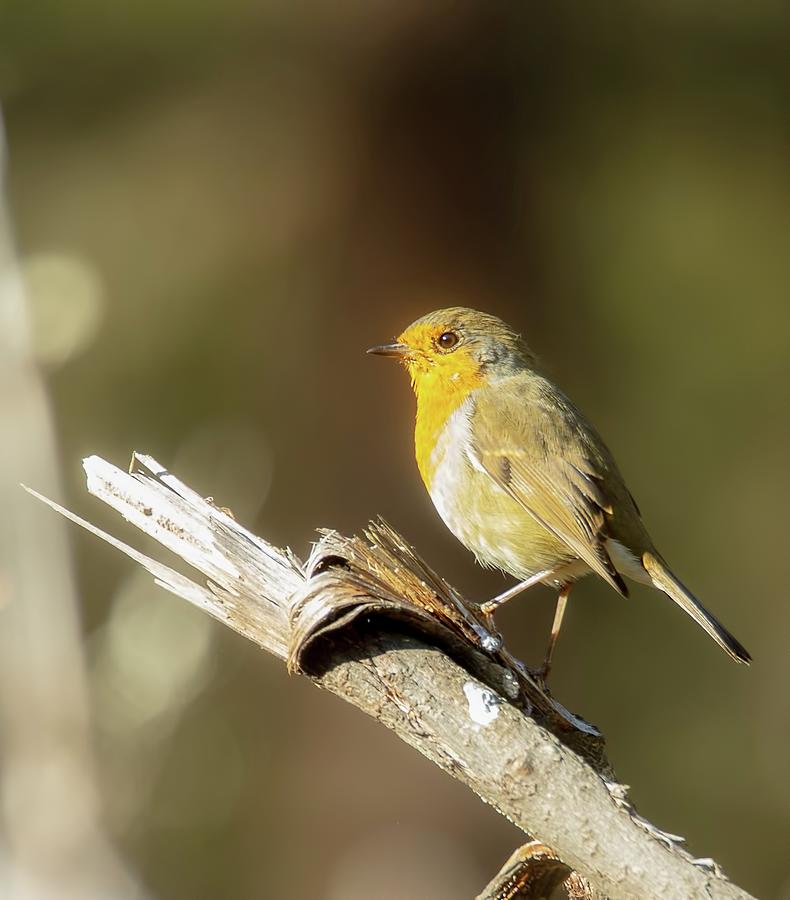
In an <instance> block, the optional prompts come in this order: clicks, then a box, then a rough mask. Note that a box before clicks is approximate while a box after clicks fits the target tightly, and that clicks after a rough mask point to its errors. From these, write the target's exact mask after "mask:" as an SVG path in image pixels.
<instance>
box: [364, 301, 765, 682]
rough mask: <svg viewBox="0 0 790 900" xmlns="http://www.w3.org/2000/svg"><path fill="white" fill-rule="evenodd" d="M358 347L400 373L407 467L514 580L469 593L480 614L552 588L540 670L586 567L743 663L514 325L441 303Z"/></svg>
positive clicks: (477, 549)
mask: <svg viewBox="0 0 790 900" xmlns="http://www.w3.org/2000/svg"><path fill="white" fill-rule="evenodd" d="M367 352H368V353H371V354H375V355H379V356H387V357H393V358H395V359H397V360H398V361H400V362H401V363H402V364H403V365H404V366H405V367H406V369H407V370H408V374H409V376H410V378H411V384H412V387H413V389H414V393H415V395H416V399H417V415H416V425H415V430H414V444H415V455H416V459H417V466H418V469H419V472H420V475H421V477H422V480H423V482H424V484H425V487H426V488H427V490H428V493H429V494H430V497H431V500H432V501H433V504H434V506H435V507H436V510H437V512H438V513H439V516H440V517H441V518H442V520H443V521H444V523H445V525H446V526H447V527H448V529H449V530H450V531H451V532H452V533H453V534H454V535H455V536H456V537H457V538H458V539H459V540H460V542H461V543H462V544H463V545H464V546H465V547H466V548H467V549H469V550H471V551H472V553H473V554H474V555H475V557H476V558H477V561H478V562H479V563H480V564H482V565H483V566H484V567H486V568H497V569H500V570H502V571H503V572H505V573H507V574H509V575H511V576H513V577H514V578H516V579H517V583H516V584H515V585H514V586H513V587H511V588H509V589H508V590H506V591H504V592H503V593H501V594H499V595H498V596H496V597H494V598H493V599H491V600H489V601H487V602H484V603H482V604H480V609H481V611H482V613H483V615H484V616H485V617H486V619H487V621H489V623H490V624H491V625H492V626H493V622H494V619H493V617H494V613H495V612H496V610H498V609H499V608H500V607H501V606H502V605H503V604H504V603H505V602H507V601H508V600H511V599H512V598H513V597H515V596H517V595H518V594H520V593H522V592H523V591H525V590H527V589H528V588H530V587H532V586H533V585H536V584H539V583H542V584H544V585H548V586H549V587H553V588H554V589H556V590H557V592H558V595H557V604H556V610H555V615H554V621H553V624H552V629H551V634H550V639H549V643H548V648H547V650H546V654H545V658H544V661H543V664H542V666H541V668H540V669H539V670H537V673H538V674H539V676H540V677H541V678H542V679H543V680H544V681H545V680H546V679H547V678H548V675H549V672H550V670H551V664H552V657H553V653H554V649H555V646H556V643H557V637H558V636H559V633H560V629H561V626H562V621H563V618H564V615H565V609H566V605H567V601H568V596H569V595H570V592H571V588H572V587H573V585H574V584H575V582H576V581H577V580H579V579H580V578H582V577H583V576H585V575H588V574H590V573H593V574H595V575H597V576H599V577H600V578H602V579H603V580H604V581H605V582H607V584H609V585H610V586H611V587H612V588H614V590H616V591H617V592H618V593H620V594H622V595H623V596H624V597H628V596H629V589H628V584H627V581H626V579H628V580H629V581H633V582H636V583H639V584H645V585H649V586H651V587H654V588H657V589H658V590H659V591H662V592H663V593H664V594H666V595H667V596H668V597H670V598H671V599H672V600H674V601H675V603H677V604H678V606H680V608H681V609H683V611H684V612H686V613H687V614H688V615H689V616H690V617H691V618H692V619H693V620H694V621H695V622H696V623H697V624H698V625H700V626H701V627H702V628H703V629H704V631H705V632H707V634H708V635H709V636H710V637H711V638H713V640H714V641H715V642H716V643H717V644H718V645H719V647H721V648H722V650H724V651H725V652H726V653H727V654H729V656H730V657H731V658H732V659H734V660H735V661H736V662H740V663H746V664H749V663H750V662H751V656H750V655H749V653H748V651H747V650H746V649H745V648H744V646H743V645H742V644H741V643H740V642H739V641H738V640H737V639H736V638H735V637H734V636H733V635H732V634H731V633H730V632H729V631H728V630H727V629H726V628H725V627H724V626H723V625H722V624H721V622H719V621H718V620H717V619H716V618H715V617H714V616H713V615H712V614H711V613H710V612H708V610H707V609H705V607H704V606H703V605H702V604H701V603H700V601H699V600H697V598H696V597H695V596H694V594H692V593H691V591H690V590H689V589H688V588H687V587H686V586H685V585H684V584H683V582H681V581H680V579H679V578H678V577H677V576H676V575H675V574H674V573H673V571H672V569H671V568H670V567H669V565H668V564H667V563H666V561H665V560H664V558H663V557H662V556H661V554H660V553H659V552H658V551H657V550H656V548H655V546H654V545H653V542H652V540H651V538H650V536H649V534H648V532H647V529H646V528H645V525H644V523H643V522H642V516H641V513H640V511H639V507H638V506H637V504H636V501H635V500H634V498H633V496H632V495H631V493H630V491H629V490H628V488H627V487H626V484H625V481H624V480H623V476H622V475H621V474H620V470H619V468H618V467H617V463H616V462H615V460H614V457H613V456H612V454H611V452H610V450H609V448H608V447H607V446H606V444H605V443H604V441H603V439H602V438H601V437H600V435H599V434H598V432H597V431H596V429H595V428H594V427H593V425H592V424H591V423H590V422H589V421H588V420H587V419H586V418H585V417H584V415H583V414H582V413H581V412H580V411H579V410H578V409H577V408H576V406H574V404H573V403H572V402H571V401H570V400H569V399H568V397H567V396H566V395H565V394H564V393H563V392H562V390H561V389H560V388H559V387H558V386H557V385H556V384H554V383H553V381H551V380H550V379H549V378H548V377H547V376H546V375H545V374H543V371H542V369H541V367H540V365H539V363H538V360H537V358H536V356H535V355H534V354H533V353H532V351H531V350H530V349H529V347H528V345H527V343H526V342H525V341H524V339H523V338H522V337H521V335H520V334H519V333H518V332H517V331H515V330H514V329H513V328H511V327H510V326H509V325H507V324H506V323H505V322H503V321H502V320H501V319H499V318H497V317H496V316H494V315H490V314H488V313H485V312H480V311H478V310H474V309H467V308H465V307H451V308H447V309H438V310H435V311H433V312H430V313H428V314H427V315H424V316H422V317H421V318H419V319H417V320H416V321H415V322H413V323H412V324H411V325H409V326H408V328H406V330H405V331H403V332H402V333H401V334H400V335H399V336H398V337H397V339H396V340H395V341H394V342H392V343H389V344H380V345H377V346H375V347H371V348H370V349H369V350H368V351H367Z"/></svg>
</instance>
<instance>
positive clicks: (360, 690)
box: [31, 454, 749, 900]
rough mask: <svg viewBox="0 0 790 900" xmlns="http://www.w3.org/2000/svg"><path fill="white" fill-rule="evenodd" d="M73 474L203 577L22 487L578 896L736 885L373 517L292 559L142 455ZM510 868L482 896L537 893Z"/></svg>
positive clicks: (91, 463) (725, 890)
mask: <svg viewBox="0 0 790 900" xmlns="http://www.w3.org/2000/svg"><path fill="white" fill-rule="evenodd" d="M84 467H85V471H86V474H87V480H88V490H89V491H90V492H91V493H92V494H94V495H95V496H97V497H99V498H100V499H101V500H103V501H104V502H106V503H108V504H109V505H110V506H112V507H113V508H114V509H116V510H117V511H118V512H120V513H121V514H122V515H123V516H124V518H126V519H128V520H129V521H130V522H131V523H132V524H133V525H135V526H137V527H138V528H140V529H141V530H142V531H144V532H146V533H147V534H149V535H151V536H153V537H155V538H156V539H157V540H158V541H159V542H160V543H161V544H163V545H164V546H165V547H167V548H169V549H170V550H172V551H173V552H174V553H176V554H177V555H178V556H180V557H181V558H182V559H184V560H186V561H187V562H188V563H190V565H192V566H193V567H194V568H195V569H197V570H198V571H199V572H200V573H202V575H203V576H204V578H203V579H199V580H197V581H193V580H191V579H189V578H187V577H185V576H183V575H181V574H179V573H177V572H175V571H174V570H173V569H171V568H169V567H167V566H165V565H163V564H162V563H159V562H157V561H155V560H153V559H151V558H149V557H146V556H144V555H143V554H141V553H139V552H137V551H136V550H134V549H132V548H131V547H129V546H128V545H126V544H124V543H122V542H121V541H118V540H117V539H116V538H113V537H111V536H110V535H108V534H106V533H104V532H102V531H100V530H99V529H97V528H95V527H94V526H93V525H91V524H90V523H88V522H85V521H84V520H82V519H79V518H78V517H76V516H74V515H73V514H72V513H70V512H68V511H67V510H65V509H63V508H62V507H59V506H57V505H56V504H54V503H52V502H51V501H49V500H46V498H43V497H40V495H37V494H36V496H39V498H40V499H42V500H44V502H46V503H49V505H50V506H52V507H53V508H55V509H56V510H58V511H59V512H61V513H62V514H63V515H65V516H67V517H68V518H70V519H72V520H73V521H75V522H77V523H78V524H80V525H82V526H83V527H84V528H87V529H88V530H89V531H92V532H93V533H94V534H96V535H98V536H99V537H102V538H103V539H104V540H106V541H108V542H109V543H111V544H112V545H113V546H115V547H117V548H118V549H119V550H122V551H123V552H124V553H126V554H127V555H129V556H131V557H132V558H133V559H135V560H136V561H137V562H139V563H140V564H141V565H143V566H144V567H145V568H146V569H147V570H148V571H149V572H151V574H152V575H153V576H154V579H155V580H156V582H157V583H158V584H160V585H161V586H162V587H164V588H166V589H167V590H170V591H172V592H173V593H175V594H178V595H179V596H182V597H184V598H185V599H187V600H189V601H190V602H191V603H193V604H195V605H196V606H199V607H200V608H201V609H203V610H205V611H206V612H207V613H209V614H210V615H212V616H214V617H215V618H217V619H219V620H220V621H222V622H224V623H225V624H226V625H228V626H229V627H231V628H233V629H234V630H236V631H238V632H239V633H241V634H243V635H244V636H246V637H248V638H250V639H251V640H253V641H255V642H256V643H257V644H258V645H259V646H261V647H262V648H264V649H265V650H268V651H269V652H270V653H273V654H274V655H275V656H277V657H279V658H281V659H283V660H285V661H286V662H287V663H288V665H289V667H290V669H291V670H292V671H295V672H299V673H302V674H304V675H306V676H307V677H309V678H311V680H313V681H314V682H315V683H316V684H317V685H319V686H320V687H323V688H326V689H327V690H330V691H332V692H333V693H335V694H337V695H338V696H340V697H342V698H343V699H345V700H347V701H348V702H350V703H352V704H354V705H355V706H358V707H359V708H360V709H362V710H364V711H365V712H367V713H368V714H369V715H371V716H373V717H374V718H375V719H377V720H378V721H379V722H381V723H382V724H383V725H386V726H387V727H388V728H390V729H391V730H392V731H394V732H395V733H396V734H397V735H398V736H399V737H400V738H401V740H403V741H405V742H406V743H407V744H409V745H411V746H412V747H414V748H415V749H417V750H419V752H420V753H422V754H423V755H424V756H426V757H427V758H428V759H430V760H431V761H432V762H434V763H435V764H436V765H438V766H439V767H440V768H442V769H444V770H445V771H446V772H448V773H449V774H451V775H452V776H453V777H454V778H457V779H458V780H459V781H461V782H463V783H464V784H466V785H467V786H468V787H470V788H471V789H472V790H473V791H475V793H476V794H477V795H478V796H479V797H481V799H483V800H484V801H485V802H486V803H489V804H490V805H491V806H493V807H494V808H495V809H497V810H498V811H499V812H500V813H501V814H502V815H504V816H506V817H507V818H509V819H510V820H511V821H512V822H514V823H515V824H516V825H517V826H518V827H520V828H521V829H522V830H523V831H525V832H526V833H527V834H529V835H531V836H533V837H534V838H537V839H538V840H539V841H540V842H542V843H543V844H545V845H547V847H548V848H551V850H548V849H546V852H547V853H548V854H553V855H551V857H550V858H551V860H554V861H556V865H553V866H551V867H550V868H551V869H552V871H554V872H555V874H556V871H557V866H564V867H565V872H564V877H566V878H567V877H568V873H570V872H574V873H577V875H576V876H574V877H575V878H576V883H577V884H579V883H581V884H583V882H582V881H581V878H583V879H587V880H588V882H589V885H588V886H589V890H590V891H597V892H598V894H599V895H606V896H611V897H634V896H639V897H643V898H653V897H655V898H662V900H665V898H672V897H678V898H687V897H697V896H706V897H716V898H719V897H720V898H736V897H738V898H744V897H748V896H749V895H748V894H746V893H745V892H744V891H742V890H740V889H739V888H737V887H736V886H734V885H733V884H732V883H730V882H729V881H728V880H727V879H726V878H725V877H724V876H723V875H722V873H721V871H720V870H719V869H718V867H717V866H715V865H714V864H712V863H710V862H709V861H708V863H707V864H706V865H699V864H697V863H695V861H694V860H693V859H692V857H691V856H690V854H689V853H688V852H687V851H686V850H685V849H683V848H682V847H681V846H680V843H681V839H679V838H677V837H675V836H673V835H667V834H663V833H662V832H660V831H659V830H658V829H656V828H655V827H653V826H652V825H650V824H649V823H648V822H646V821H645V820H644V819H641V818H640V817H639V816H637V815H636V813H635V811H634V810H633V808H632V807H631V806H630V804H629V803H628V802H627V799H626V794H625V788H624V786H622V785H619V784H617V782H616V780H615V778H614V775H613V773H612V770H611V767H610V766H609V763H608V761H607V759H606V756H605V752H604V746H603V739H602V737H601V735H600V733H599V732H598V731H597V729H595V728H594V727H593V726H591V725H588V724H587V723H585V722H584V721H583V720H581V719H579V718H578V717H576V716H574V715H572V714H571V713H569V712H568V711H567V710H566V709H564V707H562V705H561V704H559V703H558V702H557V701H555V700H554V699H553V698H552V697H551V696H550V695H548V694H547V693H545V692H544V691H543V690H542V689H541V686H540V685H539V684H538V683H537V682H535V681H534V680H533V678H532V677H531V675H530V673H529V672H528V671H527V670H526V669H525V668H524V667H523V666H522V665H521V664H520V663H518V662H517V661H516V660H514V659H513V658H512V657H511V656H510V654H509V653H508V652H507V651H506V650H505V649H504V647H503V646H502V645H501V640H500V639H499V638H498V636H497V635H493V634H491V633H490V632H489V630H488V628H487V623H486V622H485V620H484V619H483V618H481V616H480V615H479V613H478V611H477V609H476V607H472V606H467V604H466V603H465V602H464V600H463V598H462V597H461V596H460V595H459V594H458V592H457V591H455V590H454V589H453V588H452V587H451V586H450V585H449V584H447V582H445V581H444V580H443V579H442V578H440V577H439V576H438V575H437V574H436V573H434V572H433V571H432V570H431V569H430V568H429V567H428V566H427V565H426V564H425V562H424V561H423V560H421V559H420V558H419V557H418V556H417V554H416V553H415V552H414V550H413V549H412V548H411V547H410V546H409V545H408V544H407V543H406V542H405V541H404V539H403V538H402V537H400V536H399V535H398V534H397V533H396V532H394V531H393V530H392V529H391V528H389V526H387V525H385V524H384V523H383V522H378V523H375V524H373V525H372V526H371V527H370V529H369V530H368V532H367V533H366V536H365V538H366V539H363V538H345V537H342V536H341V535H338V534H337V533H335V532H325V533H323V535H322V537H321V539H320V540H319V542H318V543H317V544H316V546H315V548H314V550H313V553H312V554H311V556H310V558H309V560H308V561H307V562H306V563H304V564H303V563H302V562H301V561H300V560H298V559H297V558H296V557H295V556H294V555H293V554H292V553H290V551H282V550H278V549H277V548H274V547H272V546H271V545H269V544H268V543H266V542H265V541H264V540H262V539H261V538H259V537H257V536H255V535H253V534H252V533H251V532H249V531H247V530H246V529H245V528H243V527H242V526H241V525H239V524H238V523H237V522H236V521H235V520H234V519H233V518H232V517H231V516H230V515H228V514H227V512H226V511H224V510H221V509H219V508H217V507H216V506H214V505H213V503H212V502H210V501H206V500H204V499H203V498H201V497H200V496H199V495H197V494H196V493H195V492H194V491H192V490H191V489H190V488H188V487H187V486H186V485H184V484H182V483H181V482H180V481H178V479H176V478H175V477H174V476H172V475H171V474H170V473H168V472H167V471H166V470H164V469H163V468H162V467H161V466H160V465H159V464H158V463H157V462H156V461H155V460H153V459H151V458H150V457H147V456H141V455H137V454H135V456H134V457H133V460H132V471H131V472H130V473H125V472H122V471H121V470H119V469H117V468H115V467H114V466H112V465H110V464H109V463H107V462H105V461H104V460H102V459H99V458H98V457H89V458H88V459H86V460H85V461H84ZM31 493H35V492H33V491H31ZM528 857H529V854H527V855H526V856H525V857H524V859H527V858H528ZM533 857H534V854H533ZM547 858H548V857H547ZM511 864H516V865H517V867H518V865H520V866H521V867H522V868H521V870H520V871H522V881H524V878H525V877H526V876H524V875H523V873H524V872H525V871H526V869H524V866H526V865H527V863H525V862H524V860H523V859H522V860H521V862H518V860H516V863H514V861H513V858H511V860H510V861H509V862H508V864H506V867H505V869H503V873H500V874H501V875H502V877H501V878H500V882H499V883H500V884H501V885H505V886H504V887H502V888H501V890H500V893H499V894H498V895H497V893H496V890H497V888H496V879H495V882H492V885H489V888H487V889H486V891H487V892H488V893H484V894H483V895H482V896H484V897H490V898H493V897H496V896H500V897H502V898H506V897H508V896H511V897H516V896H535V897H537V896H541V893H532V894H530V893H528V890H529V887H528V880H529V879H527V880H526V881H524V885H527V886H526V887H524V886H523V885H522V887H524V889H523V890H521V888H518V890H519V891H521V892H520V893H519V892H517V893H513V892H512V891H511V893H509V894H508V893H506V892H505V893H503V891H506V890H510V888H507V887H506V885H507V884H510V883H511V882H512V883H516V882H513V881H512V878H511V879H510V881H508V878H509V877H510V876H509V875H508V871H510V873H511V875H512V873H513V871H514V870H513V869H512V865H511ZM529 864H530V865H532V864H534V858H532V859H531V861H530V863H529ZM508 865H511V869H510V870H508V871H506V870H507V866H508ZM541 865H545V860H544V861H543V862H542V863H541ZM538 880H540V879H538ZM544 887H545V882H544ZM583 889H584V890H587V888H586V887H585V888H583ZM492 891H493V893H492ZM525 891H527V892H525ZM577 896H582V894H577Z"/></svg>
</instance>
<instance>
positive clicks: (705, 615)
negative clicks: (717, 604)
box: [642, 553, 752, 665]
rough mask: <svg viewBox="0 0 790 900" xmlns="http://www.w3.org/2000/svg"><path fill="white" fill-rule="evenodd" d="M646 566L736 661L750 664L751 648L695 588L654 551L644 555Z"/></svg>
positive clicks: (660, 586) (653, 578) (659, 585)
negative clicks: (704, 601)
mask: <svg viewBox="0 0 790 900" xmlns="http://www.w3.org/2000/svg"><path fill="white" fill-rule="evenodd" d="M642 565H643V566H644V567H645V570H646V571H647V574H648V575H649V576H650V579H651V581H652V582H653V584H654V585H655V586H656V587H657V588H658V589H659V590H661V591H663V592H664V593H665V594H666V595H667V596H668V597H671V598H672V599H673V600H674V601H675V603H677V605H678V606H679V607H680V608H681V609H682V610H683V611H684V612H686V613H688V615H690V616H691V618H692V619H694V621H695V622H696V623H697V624H698V625H699V626H701V627H702V628H704V629H705V631H707V633H708V634H709V635H710V636H711V637H712V638H713V640H714V641H716V643H717V644H718V645H719V646H720V647H721V649H722V650H724V651H725V652H726V653H728V654H729V655H730V656H731V657H732V658H733V659H734V660H735V661H736V662H741V663H746V664H747V665H748V664H749V663H750V662H751V661H752V658H751V656H750V655H749V652H748V650H747V649H746V648H745V647H744V646H743V644H741V643H740V641H738V640H736V638H734V637H733V636H732V635H731V634H730V632H729V631H727V629H726V628H725V627H724V626H723V625H722V624H721V622H719V621H717V619H716V618H715V617H714V616H712V615H711V614H710V613H709V612H708V611H707V609H705V607H704V606H703V605H702V604H701V603H700V602H699V600H697V598H696V597H695V596H694V595H693V594H692V593H691V591H690V590H689V589H688V588H687V587H686V586H685V585H684V584H682V582H680V581H679V580H678V579H677V578H675V576H674V575H673V574H672V572H670V570H669V568H668V567H667V565H666V564H665V563H664V561H663V560H662V559H661V557H659V556H657V555H654V554H652V553H644V554H643V555H642Z"/></svg>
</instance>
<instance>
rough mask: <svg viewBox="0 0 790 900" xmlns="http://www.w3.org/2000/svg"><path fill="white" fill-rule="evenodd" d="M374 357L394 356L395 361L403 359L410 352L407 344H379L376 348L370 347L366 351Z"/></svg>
mask: <svg viewBox="0 0 790 900" xmlns="http://www.w3.org/2000/svg"><path fill="white" fill-rule="evenodd" d="M366 352H367V353H372V354H373V355H374V356H394V357H396V358H397V359H405V358H406V357H407V356H408V355H409V353H410V352H411V347H409V345H408V344H400V343H397V342H396V343H394V344H379V345H378V346H377V347H371V348H370V349H369V350H367V351H366Z"/></svg>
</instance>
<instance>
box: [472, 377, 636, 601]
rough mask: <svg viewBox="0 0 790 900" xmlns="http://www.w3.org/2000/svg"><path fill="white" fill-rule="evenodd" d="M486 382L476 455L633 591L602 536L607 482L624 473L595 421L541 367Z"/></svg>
mask: <svg viewBox="0 0 790 900" xmlns="http://www.w3.org/2000/svg"><path fill="white" fill-rule="evenodd" d="M483 390H484V391H485V395H484V396H479V397H478V399H477V402H476V403H475V408H474V412H473V414H472V421H471V425H472V437H473V445H472V448H471V453H472V454H474V461H475V463H476V464H477V465H478V466H479V468H481V469H483V470H484V471H485V472H486V473H488V475H490V476H491V478H492V479H493V480H494V481H495V482H496V483H497V484H498V485H499V486H500V487H501V488H502V489H503V490H505V491H506V492H507V493H508V494H509V495H510V496H511V497H512V498H513V499H514V500H515V501H516V502H517V503H518V504H519V505H520V506H522V507H523V508H524V509H525V510H526V511H527V512H528V513H529V514H530V515H531V516H532V517H533V518H534V519H535V520H536V521H538V522H539V523H540V524H541V525H542V526H543V527H544V528H546V529H547V530H548V531H550V532H551V533H552V534H553V535H554V536H555V537H557V538H558V539H559V540H561V541H562V542H563V543H564V544H565V545H566V546H567V547H568V548H569V549H570V550H571V551H572V552H573V553H574V554H575V555H576V556H578V557H579V558H580V559H582V560H583V561H584V562H585V563H587V565H588V566H589V567H590V568H591V569H592V570H593V571H594V572H595V573H596V574H598V575H600V576H601V578H603V579H604V580H605V581H607V582H608V583H609V584H611V585H612V587H613V588H615V590H617V591H619V592H620V593H621V594H623V595H624V596H628V589H627V587H626V586H625V583H624V582H623V579H622V578H621V577H620V575H619V574H618V572H617V570H616V569H615V567H614V564H613V563H612V560H611V559H610V557H609V554H608V553H607V550H606V543H605V542H606V538H607V534H606V524H607V522H606V517H607V515H611V514H612V513H613V506H612V504H613V498H612V497H610V496H608V495H607V492H606V489H605V487H604V485H605V484H606V483H607V481H611V479H612V478H616V479H618V484H619V483H620V482H619V479H620V475H619V472H617V469H616V466H615V465H614V463H613V461H612V460H611V456H610V454H609V452H608V450H607V449H606V447H605V446H604V444H603V442H602V441H601V439H600V438H599V437H598V435H597V434H596V432H595V431H594V429H593V428H592V426H591V425H589V424H588V423H587V422H586V420H585V419H584V418H583V417H582V415H581V413H579V412H578V410H576V408H575V407H574V406H573V405H572V404H571V403H570V401H569V400H568V399H567V398H566V397H565V396H564V394H562V393H561V392H560V391H559V389H558V388H556V387H555V386H554V385H553V384H551V382H549V381H546V380H545V379H543V378H541V377H540V376H537V375H534V376H533V378H532V379H530V380H529V381H525V380H524V379H523V378H518V377H516V378H512V379H511V378H508V379H505V380H503V382H502V383H500V384H498V385H492V386H490V387H489V388H485V389H483ZM606 476H608V478H607V477H606ZM623 489H624V490H625V488H624V487H623Z"/></svg>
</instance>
